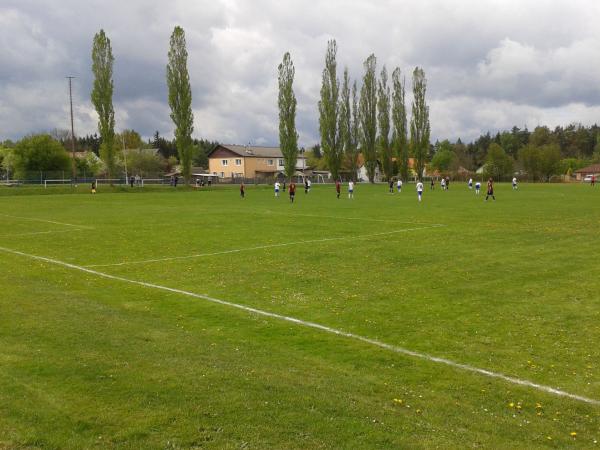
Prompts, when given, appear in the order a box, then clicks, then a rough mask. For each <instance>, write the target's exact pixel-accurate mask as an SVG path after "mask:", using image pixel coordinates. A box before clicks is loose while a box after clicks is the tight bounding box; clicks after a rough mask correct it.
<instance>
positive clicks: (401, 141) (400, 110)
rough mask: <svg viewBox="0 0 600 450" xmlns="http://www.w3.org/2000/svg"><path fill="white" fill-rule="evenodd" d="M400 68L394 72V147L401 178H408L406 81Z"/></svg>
mask: <svg viewBox="0 0 600 450" xmlns="http://www.w3.org/2000/svg"><path fill="white" fill-rule="evenodd" d="M400 75H401V72H400V68H398V67H396V69H394V71H393V72H392V85H393V94H392V123H393V131H392V147H393V148H394V153H395V154H396V158H398V161H399V164H398V166H399V167H398V169H399V171H400V178H402V179H403V180H407V179H408V170H409V167H408V126H407V121H406V103H405V94H406V91H405V81H404V79H402V80H401V79H400Z"/></svg>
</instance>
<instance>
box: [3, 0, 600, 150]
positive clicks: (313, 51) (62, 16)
mask: <svg viewBox="0 0 600 450" xmlns="http://www.w3.org/2000/svg"><path fill="white" fill-rule="evenodd" d="M598 17H600V2H598V1H595V0H568V1H563V0H547V1H542V0H537V1H535V0H514V1H513V0H496V1H490V0H472V1H450V0H448V1H441V0H439V1H427V0H404V1H392V0H365V1H363V0H353V1H344V0H323V1H321V0H312V1H310V2H307V1H286V0H279V1H276V0H171V1H169V2H165V1H158V0H126V1H124V0H118V1H117V0H2V2H0V29H1V30H2V33H0V56H1V57H0V140H2V139H8V138H10V139H17V138H19V137H21V136H23V135H25V134H28V133H31V132H38V131H45V130H46V131H47V130H52V129H54V128H59V129H66V128H68V127H69V114H68V113H69V109H68V87H67V80H66V79H65V76H67V75H73V76H76V77H77V78H76V79H75V80H74V103H75V132H76V134H78V135H82V134H86V133H92V132H94V131H95V129H96V122H97V117H96V114H95V112H94V110H93V107H92V105H91V102H90V89H91V84H92V76H91V69H90V68H91V56H90V55H91V45H92V39H93V36H94V34H95V33H96V32H97V31H98V30H99V29H101V28H102V29H104V30H105V31H106V33H107V35H108V36H109V38H110V39H111V41H112V47H113V54H114V56H115V66H114V82H115V94H114V106H115V113H116V122H117V123H116V127H117V131H118V130H121V129H123V128H133V129H135V130H137V131H138V132H140V133H141V134H142V135H143V136H145V137H149V136H151V135H152V134H153V133H154V131H156V130H158V131H159V132H160V133H161V134H162V135H165V136H169V137H170V136H172V134H173V126H172V124H171V122H170V119H169V108H168V105H167V90H166V84H165V65H166V60H167V51H168V42H169V36H170V34H171V32H172V30H173V27H174V26H175V25H181V26H182V27H183V28H184V29H185V31H186V38H187V45H188V53H189V61H188V65H189V70H190V78H191V83H192V92H193V109H194V117H195V132H194V135H195V137H198V138H201V137H202V138H208V139H213V140H218V141H220V142H224V143H239V144H246V143H248V142H250V143H252V144H265V145H277V143H278V135H277V126H278V124H277V65H278V64H279V63H280V61H281V59H282V55H283V54H284V53H285V52H286V51H289V52H290V53H291V55H292V59H293V61H294V64H295V67H296V80H295V83H294V88H295V92H296V97H297V99H298V117H297V128H298V131H299V134H300V143H301V144H302V145H306V146H308V145H313V144H314V143H317V142H318V116H317V101H318V96H319V88H320V82H321V72H322V70H323V65H324V56H325V49H326V45H327V41H328V40H329V39H331V38H335V39H336V40H337V44H338V66H339V71H340V75H341V71H342V70H343V67H344V66H348V68H349V71H350V75H351V77H352V78H355V79H359V80H360V78H361V76H362V73H363V70H362V63H363V61H364V60H365V59H366V58H367V56H368V55H369V54H371V53H374V54H375V55H376V56H377V63H378V70H379V69H380V68H381V67H382V66H383V65H384V64H385V65H386V67H387V68H388V70H389V72H391V71H392V70H393V68H395V67H400V68H401V70H402V71H403V72H404V73H405V74H406V77H407V85H408V87H409V88H410V74H411V72H412V69H413V68H414V67H415V66H417V65H418V66H421V67H423V68H424V70H425V73H426V76H427V79H428V92H427V101H428V104H429V106H430V117H431V126H432V139H433V140H435V139H436V138H439V139H444V138H449V139H451V140H455V139H456V138H458V137H460V138H462V139H463V140H471V139H473V138H475V137H477V136H478V135H479V134H481V133H482V132H485V131H488V130H490V131H492V132H494V131H496V130H502V129H508V128H511V127H512V126H513V125H517V126H521V127H522V126H525V125H526V126H528V127H529V128H530V129H531V128H533V127H535V126H536V125H539V124H546V125H549V126H556V125H559V124H562V125H566V124H569V123H572V122H580V123H583V124H592V123H596V122H600V64H599V63H598V62H599V61H600V25H599V23H600V22H599V21H598Z"/></svg>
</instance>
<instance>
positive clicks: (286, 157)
mask: <svg viewBox="0 0 600 450" xmlns="http://www.w3.org/2000/svg"><path fill="white" fill-rule="evenodd" d="M278 70H279V77H278V81H279V97H278V101H277V103H278V106H279V147H280V149H281V153H282V154H283V167H284V171H285V175H286V177H287V178H288V179H291V178H292V176H293V175H294V172H295V171H296V161H297V160H298V133H297V132H296V96H295V95H294V89H293V83H294V74H295V69H294V63H293V62H292V59H291V57H290V54H289V52H286V53H285V55H283V61H282V62H281V64H279V67H278Z"/></svg>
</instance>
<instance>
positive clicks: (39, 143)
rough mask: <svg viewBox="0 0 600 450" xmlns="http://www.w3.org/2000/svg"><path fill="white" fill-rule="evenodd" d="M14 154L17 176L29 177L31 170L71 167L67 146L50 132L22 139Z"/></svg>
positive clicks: (50, 170)
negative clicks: (49, 133)
mask: <svg viewBox="0 0 600 450" xmlns="http://www.w3.org/2000/svg"><path fill="white" fill-rule="evenodd" d="M13 154H14V162H13V163H14V171H15V177H16V178H27V176H28V173H29V172H42V173H44V172H53V171H56V172H58V171H65V170H69V169H70V168H71V159H70V158H69V154H68V153H67V151H66V150H65V148H64V147H63V146H62V144H61V143H60V142H58V141H57V140H56V139H53V138H52V137H51V136H50V135H48V134H38V135H33V136H29V137H26V138H23V139H21V140H20V141H19V142H18V143H17V145H16V146H15V148H14V150H13Z"/></svg>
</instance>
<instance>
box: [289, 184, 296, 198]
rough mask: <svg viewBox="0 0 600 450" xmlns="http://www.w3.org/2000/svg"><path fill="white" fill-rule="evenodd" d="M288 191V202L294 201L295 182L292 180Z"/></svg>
mask: <svg viewBox="0 0 600 450" xmlns="http://www.w3.org/2000/svg"><path fill="white" fill-rule="evenodd" d="M289 191H290V202H292V203H294V197H296V183H294V181H292V182H291V183H290V187H289Z"/></svg>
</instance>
